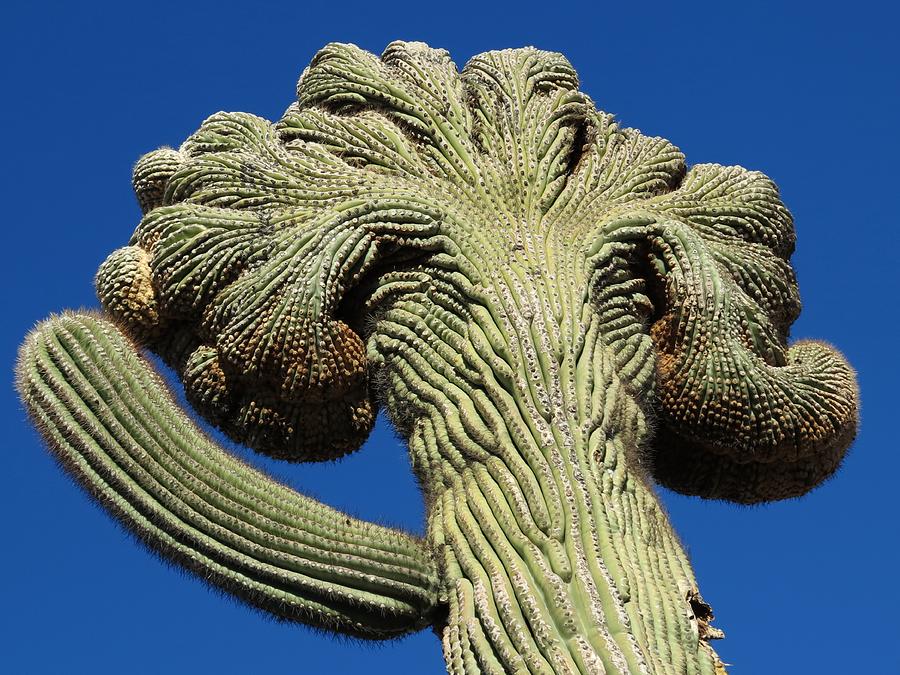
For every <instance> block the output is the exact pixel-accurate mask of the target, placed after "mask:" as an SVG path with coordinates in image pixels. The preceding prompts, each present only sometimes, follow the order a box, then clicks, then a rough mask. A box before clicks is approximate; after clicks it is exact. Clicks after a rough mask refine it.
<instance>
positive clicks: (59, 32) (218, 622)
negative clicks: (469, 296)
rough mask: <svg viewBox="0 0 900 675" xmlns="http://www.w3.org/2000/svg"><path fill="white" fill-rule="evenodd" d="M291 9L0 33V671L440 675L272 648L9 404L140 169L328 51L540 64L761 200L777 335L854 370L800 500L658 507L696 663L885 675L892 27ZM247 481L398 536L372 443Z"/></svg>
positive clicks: (269, 630)
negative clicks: (854, 411) (790, 291)
mask: <svg viewBox="0 0 900 675" xmlns="http://www.w3.org/2000/svg"><path fill="white" fill-rule="evenodd" d="M306 4H307V3H301V2H293V3H272V4H268V3H263V2H259V3H249V2H244V3H231V2H215V3H191V2H187V1H182V2H177V3H173V2H165V1H160V2H154V3H141V4H136V3H134V4H133V3H110V4H108V5H106V4H104V3H85V4H84V5H83V6H81V5H79V4H76V3H59V4H53V3H6V4H5V5H4V8H3V9H2V10H0V69H2V82H3V88H4V93H5V97H4V105H3V106H2V109H0V117H2V127H0V128H3V129H6V132H5V136H4V139H3V160H4V161H2V162H0V174H2V176H0V185H2V190H3V205H4V211H3V216H2V218H3V224H2V226H0V227H2V230H0V231H2V234H3V237H4V244H5V246H4V250H5V256H4V257H5V264H4V265H3V266H2V274H3V275H4V276H6V279H5V283H4V286H3V287H4V291H3V295H2V302H3V316H4V317H5V321H4V323H3V327H2V330H0V350H2V351H0V363H5V364H7V370H6V373H7V375H6V378H5V381H6V385H5V386H4V387H0V414H2V416H3V427H2V429H3V440H2V444H3V455H2V456H3V462H4V464H3V469H2V471H0V482H2V485H0V500H2V501H3V504H2V507H0V508H2V509H3V512H5V513H7V514H8V516H7V518H6V519H5V522H6V523H7V524H6V526H5V527H6V529H7V535H6V543H5V544H4V546H3V549H2V550H3V552H4V554H3V555H2V556H0V578H3V579H4V584H3V591H2V597H3V608H4V611H3V613H2V617H0V635H2V638H0V644H2V649H0V671H3V672H7V673H58V672H69V673H80V672H91V673H101V674H102V673H121V672H128V673H160V672H167V673H187V672H194V673H198V672H199V673H206V672H216V673H244V672H304V673H319V672H332V673H335V672H336V673H362V672H365V673H380V672H385V673H442V672H444V670H443V660H442V658H441V655H440V649H439V644H438V641H437V639H436V638H435V636H434V635H433V634H431V633H430V632H425V633H421V634H418V635H415V636H412V637H410V638H407V639H404V640H401V641H396V642H391V643H387V644H376V645H371V644H363V643H359V642H355V641H350V640H347V639H342V638H334V637H331V636H326V635H323V634H321V633H316V632H314V631H312V630H310V629H307V628H304V627H301V626H295V625H288V624H278V623H275V622H273V621H270V620H267V619H266V618H264V617H262V616H261V615H259V614H257V613H254V612H253V611H250V610H248V609H246V608H244V607H242V606H240V605H238V604H237V603H236V602H233V601H231V600H229V599H226V598H223V597H222V596H221V595H218V594H216V593H214V592H210V591H209V590H207V589H206V588H205V587H204V586H203V585H202V584H201V583H199V582H198V581H196V580H195V579H193V578H190V577H188V576H186V575H185V574H182V573H180V572H178V571H176V570H173V569H172V568H170V567H168V566H166V565H164V564H162V563H160V562H159V561H158V560H157V559H155V558H153V557H152V556H150V555H149V554H147V553H146V552H145V551H144V550H142V549H141V548H140V547H138V546H137V545H135V544H134V543H133V542H132V541H131V540H130V539H129V538H128V537H127V536H126V535H125V534H124V533H123V532H122V530H121V529H120V528H119V527H118V526H116V525H115V524H114V523H112V522H111V521H110V520H109V519H108V518H107V517H106V516H105V514H103V513H102V512H100V511H99V510H98V509H97V508H96V507H94V506H93V505H92V504H91V503H89V502H88V500H87V498H86V497H85V496H83V495H82V494H81V492H80V491H79V490H78V489H76V487H75V486H74V485H73V484H72V483H71V482H70V481H69V480H68V479H67V478H66V477H65V476H64V475H63V474H62V473H61V472H60V471H59V470H58V469H57V468H56V467H55V465H54V463H53V461H52V460H51V459H50V456H49V455H48V453H47V452H46V451H45V450H44V449H43V448H42V447H41V445H40V443H39V441H38V438H37V436H36V434H35V433H34V432H33V431H32V430H31V429H30V427H28V425H27V424H26V423H25V419H24V413H23V412H22V410H21V408H20V406H19V404H18V402H17V401H16V398H15V395H14V392H13V390H12V384H11V383H12V364H13V361H14V358H15V352H16V349H17V346H18V344H19V343H20V341H21V339H22V337H23V336H24V334H25V333H26V332H27V331H28V330H29V328H30V327H31V326H32V325H33V324H34V323H35V322H36V321H38V320H40V319H41V318H43V317H45V316H46V315H48V314H49V313H51V312H54V311H59V310H62V309H64V308H77V307H91V306H95V305H96V300H95V298H94V294H93V289H92V278H93V275H94V272H95V270H96V268H97V266H98V264H99V263H100V262H101V261H102V260H103V259H104V258H105V257H106V255H107V254H108V253H109V252H110V251H111V250H112V249H114V248H116V247H118V246H121V245H122V244H124V243H125V241H126V240H127V238H128V236H129V235H130V233H131V231H132V229H133V228H134V226H135V224H136V223H137V220H138V218H139V211H138V208H137V205H136V203H135V201H134V198H133V196H132V194H131V190H130V173H131V166H132V164H133V163H134V161H135V160H136V159H137V158H138V157H139V156H140V155H141V154H143V153H145V152H147V151H149V150H152V149H154V148H156V147H157V146H160V145H178V144H179V143H180V142H181V141H182V140H183V139H184V137H185V136H187V135H188V134H189V133H191V132H192V131H193V130H194V129H195V128H196V127H197V126H198V125H199V123H200V122H201V121H202V120H203V119H204V118H205V117H206V116H207V115H209V114H210V113H212V112H215V111H217V110H244V111H249V112H253V113H256V114H260V115H263V116H266V117H269V118H276V117H278V116H279V115H280V114H281V112H282V111H283V110H284V108H286V107H287V105H288V104H289V103H290V102H291V100H292V95H293V91H294V85H295V83H296V80H297V77H298V76H299V74H300V72H301V71H302V69H303V68H304V67H305V66H306V64H307V63H308V62H309V60H310V59H311V57H312V56H313V54H314V53H315V51H316V50H317V49H318V48H320V47H321V46H323V45H324V44H325V43H327V42H330V41H344V42H355V43H357V44H359V45H360V46H362V47H364V48H366V49H369V50H371V51H375V52H378V53H380V52H381V50H382V49H383V48H384V47H385V46H386V45H387V43H388V42H390V41H391V40H392V39H396V38H402V39H410V40H412V39H417V40H424V41H426V42H428V43H430V44H431V45H432V46H436V47H443V48H446V49H448V50H449V51H450V52H451V54H452V55H453V57H454V59H455V60H456V63H457V64H458V65H459V66H460V67H461V66H462V65H463V64H464V63H465V61H466V60H467V59H468V58H469V57H471V56H472V55H473V54H476V53H478V52H480V51H484V50H487V49H494V48H503V47H515V46H523V45H535V46H538V47H541V48H544V49H551V50H557V51H561V52H563V53H564V54H566V56H567V57H568V58H569V59H570V60H571V61H572V63H573V64H574V65H575V67H576V68H577V69H578V72H579V74H580V75H581V79H582V88H583V89H584V90H585V91H586V92H587V93H588V94H589V95H590V96H591V97H592V98H593V99H594V100H595V102H596V103H597V104H598V106H599V107H601V108H603V109H605V110H608V111H610V112H613V113H616V114H617V115H618V117H619V119H620V120H621V121H622V122H623V123H625V124H626V125H628V126H633V127H638V128H640V129H641V130H643V131H644V132H647V133H650V134H653V135H662V136H665V137H667V138H669V139H670V140H672V141H673V142H674V143H676V144H677V145H679V146H680V147H681V148H682V150H683V151H684V152H685V153H686V155H687V158H688V161H689V162H690V163H699V162H720V163H723V164H742V165H744V166H747V167H749V168H752V169H759V170H761V171H764V172H765V173H767V174H768V175H769V176H771V177H772V178H773V179H774V180H775V181H776V182H777V183H778V184H779V186H780V187H781V190H782V195H783V198H784V200H785V202H786V203H787V205H788V206H789V208H790V209H791V210H792V212H793V214H794V217H795V219H796V227H797V232H798V238H799V245H798V249H797V253H796V254H795V256H794V259H793V262H794V265H795V267H796V269H797V274H798V277H799V281H800V290H801V295H802V298H803V302H804V310H803V314H802V316H801V317H800V319H799V321H798V322H797V323H796V324H795V327H794V331H793V335H794V337H796V338H800V337H812V338H819V339H824V340H827V341H829V342H831V343H833V344H835V345H836V346H838V347H839V348H840V349H842V350H843V351H844V353H845V354H846V355H847V356H848V358H849V359H850V361H851V363H853V365H854V366H855V367H856V368H857V370H858V371H859V378H860V384H861V390H862V401H863V409H862V426H861V432H860V435H859V438H858V440H857V441H856V443H855V445H854V446H853V449H852V451H851V453H850V455H849V457H848V459H847V460H846V462H845V465H844V467H843V469H842V470H841V472H840V473H839V475H838V476H837V477H836V478H835V479H833V480H832V481H831V482H829V483H827V484H826V485H825V486H823V487H821V488H820V489H818V490H817V491H815V492H814V493H812V494H810V495H808V496H807V497H805V498H803V499H801V500H796V501H790V502H786V503H779V504H773V505H768V506H765V507H760V508H753V509H748V508H741V507H737V506H733V505H728V504H719V503H709V502H702V501H700V500H696V499H687V498H682V497H678V496H675V495H672V494H669V493H665V494H664V500H665V502H666V504H667V505H668V508H669V510H670V513H671V516H672V521H673V524H674V526H675V528H676V530H677V531H678V532H679V534H680V535H681V537H682V539H683V541H684V542H685V545H686V547H687V548H688V550H689V552H690V555H691V557H692V560H693V562H694V565H695V569H696V573H697V577H698V579H699V582H700V588H701V591H702V592H703V595H704V597H705V598H706V599H707V600H708V601H709V602H710V603H711V604H712V606H713V608H714V610H715V612H716V615H717V622H716V625H718V626H720V627H721V628H723V629H724V630H725V631H726V633H727V639H726V640H724V641H722V642H720V643H718V644H717V648H718V650H719V652H720V654H721V655H722V657H723V659H724V660H725V661H726V662H728V663H731V664H734V665H733V667H732V669H731V672H732V673H734V674H737V675H741V674H744V673H769V674H776V675H777V674H779V673H798V672H801V673H803V672H816V673H846V672H864V671H865V672H868V671H873V672H900V657H898V654H897V652H896V640H897V637H898V635H900V622H898V618H897V611H896V608H897V607H898V606H900V591H898V583H897V580H896V579H897V578H896V574H897V571H898V569H900V544H898V536H897V535H898V508H897V501H896V496H895V493H896V491H897V489H896V484H897V478H898V475H900V455H898V453H897V452H896V448H897V440H896V428H895V427H889V424H892V423H893V422H894V421H895V419H896V412H895V408H896V402H897V396H896V383H897V381H898V379H900V372H898V370H900V369H898V358H897V353H898V352H897V349H896V347H895V342H896V326H897V320H896V316H895V313H896V309H895V304H896V300H897V297H898V290H900V287H898V286H900V285H898V281H897V274H896V272H895V269H896V267H897V263H896V259H895V256H896V251H897V250H898V248H900V240H898V234H897V232H898V222H897V209H896V207H895V206H894V202H895V199H896V195H897V193H898V187H900V180H898V179H900V170H898V167H900V162H898V157H900V147H898V146H900V143H898V133H897V127H896V126H895V125H896V123H897V121H898V120H900V114H898V113H900V106H898V97H900V87H898V80H897V77H898V72H900V58H898V52H897V50H896V46H895V40H894V39H895V35H894V31H895V27H896V25H897V20H898V18H900V17H898V15H897V13H896V10H889V9H886V6H887V4H888V3H870V2H866V1H863V2H854V3H852V4H850V5H834V6H827V5H828V3H822V4H820V3H803V2H798V3H771V4H766V3H725V2H720V3H690V6H689V7H687V6H681V5H685V4H686V3H664V4H660V5H659V6H654V3H648V2H643V3H640V10H638V9H631V8H629V7H628V6H626V4H625V3H615V4H610V5H607V6H606V7H604V6H603V4H602V3H596V2H592V3H590V7H591V9H585V8H577V7H576V6H574V5H570V4H568V3H564V2H551V3H546V4H545V5H544V6H543V7H531V6H529V5H528V4H527V3H523V2H515V3H489V2H481V3H475V4H471V5H464V4H461V3H448V2H443V3H436V2H435V3H429V2H419V3H416V4H410V5H406V6H401V5H399V4H395V3H382V4H378V3H374V2H370V3H366V4H364V5H362V4H361V5H356V4H352V3H347V2H339V3H317V4H322V5H323V6H322V7H319V8H315V9H314V8H311V7H308V6H306ZM787 4H790V7H785V6H783V5H787ZM879 5H883V6H879ZM876 321H877V322H878V326H875V325H874V324H875V322H876ZM892 447H893V448H895V449H894V450H893V451H892V450H891V449H890V448H892ZM254 461H255V462H256V463H257V464H258V465H260V466H264V467H266V468H267V469H269V470H270V471H271V472H272V473H273V474H275V475H276V476H277V477H279V478H281V479H282V480H284V481H286V482H288V483H290V484H291V485H294V486H296V487H297V488H298V489H300V490H301V491H303V492H306V493H308V494H312V495H314V496H317V497H319V498H321V499H323V500H324V501H327V502H328V503H330V504H332V505H335V506H337V507H339V508H343V509H346V510H348V511H349V512H351V513H353V514H355V515H360V516H364V517H367V518H370V519H374V520H378V521H379V522H384V523H391V524H396V525H399V526H402V527H404V528H407V529H409V530H413V531H420V530H421V528H422V516H423V509H422V505H421V501H420V499H419V495H418V493H417V490H416V487H415V483H414V481H413V479H412V477H411V475H410V471H409V467H408V462H407V459H406V455H405V450H404V448H403V447H402V445H401V444H400V443H398V442H397V441H396V440H395V439H394V437H393V435H392V433H391V431H390V429H389V428H387V425H386V424H384V423H383V420H382V421H381V422H380V423H379V426H378V428H377V429H376V432H375V433H374V434H373V436H372V438H371V439H370V441H369V442H368V444H367V445H366V446H365V447H364V448H363V449H362V450H361V451H360V452H358V453H356V454H355V455H353V456H351V457H350V458H348V459H347V460H345V461H343V462H341V463H339V464H330V465H312V466H299V467H292V466H286V465H281V464H278V463H276V462H264V461H262V460H259V459H258V458H255V457H254ZM873 661H874V662H873Z"/></svg>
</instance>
